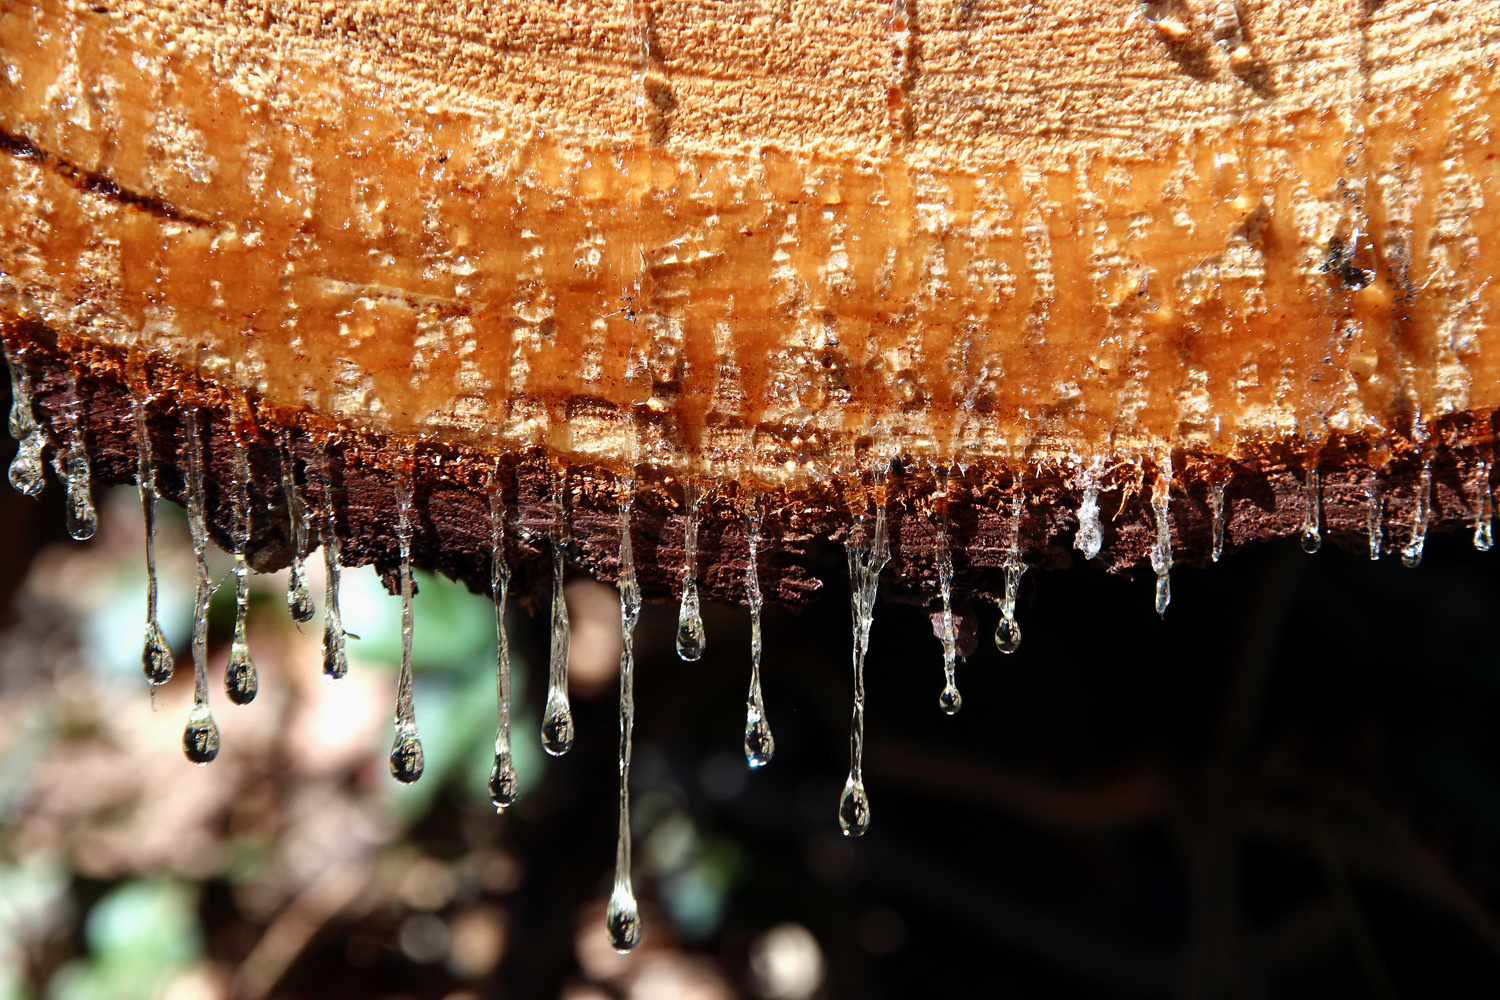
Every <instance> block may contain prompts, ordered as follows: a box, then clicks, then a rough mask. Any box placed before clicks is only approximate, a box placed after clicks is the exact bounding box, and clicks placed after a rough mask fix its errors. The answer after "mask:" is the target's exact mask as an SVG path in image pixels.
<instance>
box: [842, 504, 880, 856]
mask: <svg viewBox="0 0 1500 1000" xmlns="http://www.w3.org/2000/svg"><path fill="white" fill-rule="evenodd" d="M880 493H881V482H880V479H879V477H878V476H877V477H876V479H875V482H874V484H873V487H872V489H871V490H870V495H869V498H868V500H867V501H866V512H865V514H864V515H862V516H860V517H858V518H857V519H856V523H855V525H854V530H852V531H851V532H850V533H849V542H848V553H847V554H848V557H849V603H850V604H851V606H852V611H853V626H854V719H853V724H852V725H851V726H850V730H849V758H850V760H849V777H848V778H847V779H846V780H845V781H844V792H843V795H842V796H841V797H840V798H839V827H840V829H842V830H843V831H844V835H845V836H848V837H859V836H862V835H863V834H864V832H865V831H866V830H867V829H869V826H870V800H869V797H868V796H866V794H865V779H864V754H865V654H866V653H867V652H868V651H869V648H870V625H871V624H872V623H873V621H874V617H875V595H876V592H877V590H878V588H879V586H880V571H881V570H882V569H884V568H885V564H886V562H887V561H888V560H889V559H890V547H889V543H888V540H887V539H886V528H885V504H884V498H883V497H882V496H880ZM872 520H873V522H874V526H873V529H872V531H871V533H870V538H869V539H868V541H867V540H866V539H865V538H864V532H863V530H862V529H863V528H864V525H865V523H867V522H869V521H872Z"/></svg>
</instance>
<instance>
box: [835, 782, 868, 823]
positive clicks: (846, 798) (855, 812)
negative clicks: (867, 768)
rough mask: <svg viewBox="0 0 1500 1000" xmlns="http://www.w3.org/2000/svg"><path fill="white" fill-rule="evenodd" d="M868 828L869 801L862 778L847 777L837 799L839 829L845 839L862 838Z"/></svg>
mask: <svg viewBox="0 0 1500 1000" xmlns="http://www.w3.org/2000/svg"><path fill="white" fill-rule="evenodd" d="M869 828H870V799H869V797H868V796H867V795H865V782H864V779H863V778H862V777H859V776H857V775H853V774H851V775H849V777H848V779H847V780H845V782H844V794H843V795H842V796H840V798H839V829H841V830H843V831H844V836H846V837H862V836H864V833H865V831H866V830H868V829H869Z"/></svg>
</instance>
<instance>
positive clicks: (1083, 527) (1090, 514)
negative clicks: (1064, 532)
mask: <svg viewBox="0 0 1500 1000" xmlns="http://www.w3.org/2000/svg"><path fill="white" fill-rule="evenodd" d="M1103 470H1104V459H1103V458H1096V459H1094V461H1093V463H1092V464H1091V465H1090V466H1089V467H1088V469H1087V471H1085V472H1084V474H1083V502H1082V503H1080V504H1079V505H1078V534H1077V535H1076V536H1075V537H1074V539H1073V547H1074V548H1075V549H1077V550H1078V551H1079V552H1082V553H1083V557H1084V558H1085V559H1092V558H1094V557H1095V556H1097V555H1098V554H1099V550H1100V549H1101V548H1103V547H1104V530H1103V527H1102V526H1101V525H1100V523H1099V474H1100V473H1101V472H1102V471H1103Z"/></svg>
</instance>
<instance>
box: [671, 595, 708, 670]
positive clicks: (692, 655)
mask: <svg viewBox="0 0 1500 1000" xmlns="http://www.w3.org/2000/svg"><path fill="white" fill-rule="evenodd" d="M705 645H706V639H705V636H704V632H703V614H702V611H701V610H700V609H699V606H698V588H697V587H691V588H690V589H689V590H687V591H685V592H684V593H683V595H682V607H681V609H680V610H679V611H678V613H677V655H678V656H680V657H681V658H682V659H684V660H688V661H689V662H691V661H693V660H696V659H698V658H699V657H701V656H702V655H703V647H704V646H705Z"/></svg>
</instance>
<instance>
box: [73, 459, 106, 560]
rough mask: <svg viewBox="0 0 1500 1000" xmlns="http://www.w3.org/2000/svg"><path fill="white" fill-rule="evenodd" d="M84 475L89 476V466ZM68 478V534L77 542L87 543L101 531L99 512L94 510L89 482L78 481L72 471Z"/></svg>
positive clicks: (85, 468) (84, 480) (85, 480)
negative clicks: (95, 533)
mask: <svg viewBox="0 0 1500 1000" xmlns="http://www.w3.org/2000/svg"><path fill="white" fill-rule="evenodd" d="M82 475H84V476H87V475H88V471H87V466H85V467H84V471H83V473H82ZM68 476H69V478H68V483H67V487H68V500H67V506H68V534H69V535H70V536H71V537H72V538H74V539H76V540H77V541H80V542H82V541H87V540H88V539H90V538H93V537H94V532H96V531H98V530H99V512H98V511H97V510H95V509H94V498H93V496H92V495H91V494H90V492H89V484H88V480H87V479H83V480H81V481H80V480H78V479H77V478H76V475H75V472H74V471H72V470H70V471H69V473H68Z"/></svg>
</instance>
